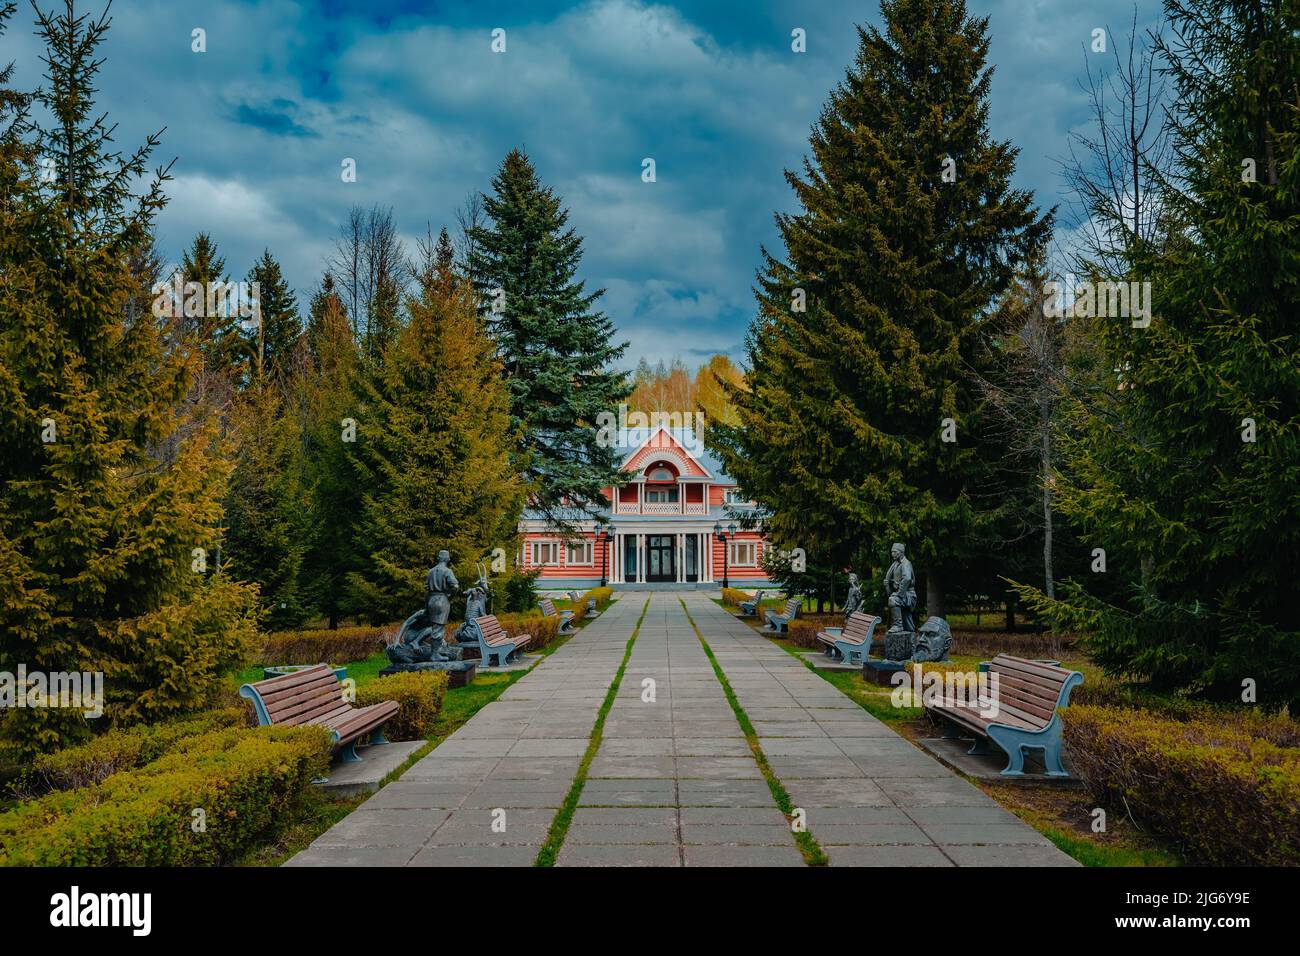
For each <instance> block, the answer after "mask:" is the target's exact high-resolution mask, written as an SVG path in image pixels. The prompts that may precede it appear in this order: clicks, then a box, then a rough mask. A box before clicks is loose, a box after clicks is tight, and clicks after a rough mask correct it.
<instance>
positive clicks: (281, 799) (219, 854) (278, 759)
mask: <svg viewBox="0 0 1300 956" xmlns="http://www.w3.org/2000/svg"><path fill="white" fill-rule="evenodd" d="M329 753H330V742H329V734H328V732H327V731H326V730H324V729H323V728H320V727H259V728H254V729H228V730H218V731H212V732H210V733H207V734H202V735H200V736H197V737H188V738H185V739H183V740H180V741H178V742H177V743H176V745H175V746H174V748H173V750H172V752H170V753H168V754H166V755H165V756H163V757H160V758H159V759H157V760H155V761H153V762H151V763H147V764H145V765H144V766H142V767H137V768H134V769H130V770H124V771H121V772H119V773H115V774H113V775H111V776H109V777H107V778H106V779H104V780H103V781H101V782H100V783H98V784H95V785H93V786H88V787H82V788H80V789H77V790H65V791H59V792H56V793H52V794H49V795H47V796H44V797H41V798H40V799H38V800H32V801H29V802H27V803H24V804H22V805H20V806H18V807H17V808H15V809H13V810H11V811H9V812H8V813H3V814H0V866H213V865H218V864H221V863H225V862H229V861H230V860H231V859H233V858H234V857H236V856H237V855H238V854H239V853H240V852H242V851H243V850H245V849H247V848H248V847H249V846H250V845H252V844H253V843H254V842H256V841H257V840H258V839H259V838H261V837H262V836H263V835H264V834H266V833H267V832H269V831H271V830H273V829H274V828H275V826H276V825H277V824H278V823H280V822H282V821H284V820H286V819H292V818H293V816H294V814H295V812H296V810H297V808H298V806H299V803H300V801H301V799H302V795H303V793H304V792H305V791H306V789H307V787H308V786H310V784H311V781H312V779H313V778H315V777H317V776H319V775H320V774H322V773H323V772H324V770H325V768H326V766H327V765H328V762H329ZM196 811H201V814H200V813H198V812H196Z"/></svg>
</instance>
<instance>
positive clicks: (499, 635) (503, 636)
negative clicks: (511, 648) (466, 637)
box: [474, 614, 510, 647]
mask: <svg viewBox="0 0 1300 956" xmlns="http://www.w3.org/2000/svg"><path fill="white" fill-rule="evenodd" d="M474 623H475V624H477V625H478V629H479V633H480V634H482V635H483V643H484V644H487V645H488V646H489V647H496V646H497V645H498V644H508V643H509V642H510V635H508V634H507V633H506V630H505V628H503V627H502V626H501V622H500V621H498V620H497V616H496V615H495V614H485V615H484V616H483V617H476V618H474Z"/></svg>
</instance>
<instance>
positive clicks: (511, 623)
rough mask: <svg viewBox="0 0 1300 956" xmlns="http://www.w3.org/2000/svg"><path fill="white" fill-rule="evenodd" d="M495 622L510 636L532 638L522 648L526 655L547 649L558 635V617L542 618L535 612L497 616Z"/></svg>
mask: <svg viewBox="0 0 1300 956" xmlns="http://www.w3.org/2000/svg"><path fill="white" fill-rule="evenodd" d="M497 620H498V621H500V622H501V627H502V629H503V630H504V631H505V632H506V633H507V634H510V635H511V636H513V635H515V634H529V635H531V636H532V640H531V641H529V642H528V646H527V647H525V648H524V652H525V653H527V654H531V653H533V652H534V651H540V650H542V649H544V648H547V647H549V646H550V645H551V642H552V641H554V640H555V638H556V637H557V636H558V635H559V633H560V619H559V618H558V617H542V615H541V614H539V613H537V612H536V611H534V612H533V613H532V614H498V615H497Z"/></svg>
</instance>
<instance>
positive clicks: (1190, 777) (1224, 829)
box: [1061, 704, 1300, 866]
mask: <svg viewBox="0 0 1300 956" xmlns="http://www.w3.org/2000/svg"><path fill="white" fill-rule="evenodd" d="M1061 715H1062V719H1063V721H1064V724H1065V741H1066V744H1067V746H1068V748H1069V755H1070V761H1071V763H1072V764H1073V766H1074V768H1075V770H1076V771H1077V772H1078V774H1079V777H1080V778H1081V779H1082V780H1083V782H1084V784H1085V785H1086V786H1087V788H1088V790H1089V792H1090V793H1091V794H1092V796H1093V797H1094V798H1095V799H1097V800H1098V801H1099V802H1100V803H1101V804H1102V805H1106V806H1115V807H1122V808H1124V809H1125V810H1126V812H1130V813H1132V814H1133V815H1134V816H1135V817H1137V818H1138V819H1139V820H1141V821H1143V822H1145V823H1146V824H1147V825H1149V826H1151V827H1152V828H1153V829H1155V830H1157V831H1159V832H1160V833H1163V834H1164V835H1165V836H1166V837H1168V838H1169V839H1171V840H1173V841H1174V842H1176V843H1177V844H1179V845H1180V846H1181V847H1182V848H1183V849H1184V851H1185V852H1186V854H1187V855H1188V857H1190V858H1191V859H1193V860H1195V861H1197V862H1203V863H1208V864H1212V865H1216V866H1224V865H1231V864H1235V865H1243V864H1249V865H1257V866H1295V865H1300V812H1297V810H1296V808H1297V807H1300V749H1296V748H1295V747H1281V746H1278V745H1277V744H1275V743H1273V742H1271V741H1269V740H1265V739H1262V738H1260V737H1256V736H1253V735H1252V734H1251V733H1250V732H1249V730H1247V729H1245V728H1246V727H1247V726H1248V724H1247V723H1243V722H1241V721H1234V720H1232V719H1227V720H1224V719H1217V718H1208V717H1205V718H1198V719H1194V720H1186V721H1180V720H1174V719H1171V718H1168V717H1163V716H1161V715H1159V714H1157V713H1154V712H1152V711H1149V710H1142V709H1132V708H1119V707H1102V706H1094V705H1086V704H1085V705H1072V706H1070V707H1068V708H1066V709H1065V710H1063V711H1061Z"/></svg>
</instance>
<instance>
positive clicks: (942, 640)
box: [912, 617, 952, 663]
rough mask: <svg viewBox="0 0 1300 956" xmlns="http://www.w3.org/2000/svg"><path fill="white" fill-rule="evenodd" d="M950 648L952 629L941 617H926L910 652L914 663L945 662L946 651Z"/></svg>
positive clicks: (946, 657)
mask: <svg viewBox="0 0 1300 956" xmlns="http://www.w3.org/2000/svg"><path fill="white" fill-rule="evenodd" d="M951 648H952V628H950V627H949V626H948V622H947V621H945V620H944V619H943V618H941V617H928V618H926V619H925V623H924V624H922V625H921V629H920V630H919V631H917V632H916V644H915V647H914V649H913V651H912V661H913V662H914V663H925V662H929V661H946V660H947V659H948V651H949V650H950V649H951Z"/></svg>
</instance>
